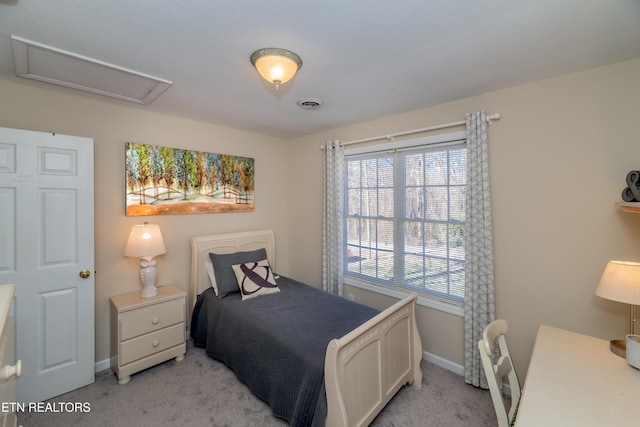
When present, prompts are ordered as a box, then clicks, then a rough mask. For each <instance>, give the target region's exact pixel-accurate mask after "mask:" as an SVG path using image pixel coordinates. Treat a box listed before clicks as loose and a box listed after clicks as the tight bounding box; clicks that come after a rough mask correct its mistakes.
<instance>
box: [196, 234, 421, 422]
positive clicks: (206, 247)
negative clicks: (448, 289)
mask: <svg viewBox="0 0 640 427" xmlns="http://www.w3.org/2000/svg"><path fill="white" fill-rule="evenodd" d="M263 249H264V253H265V254H266V257H267V259H268V263H269V265H271V266H275V265H276V263H275V256H276V254H275V241H274V235H273V232H272V231H271V230H257V231H250V232H242V233H230V234H218V235H207V236H194V237H192V238H191V251H192V261H191V280H190V292H189V307H190V318H191V319H192V324H191V336H192V338H193V339H194V343H195V344H196V345H197V346H200V347H204V348H205V349H206V352H207V354H208V355H209V356H211V357H214V358H216V359H218V360H221V361H222V362H224V363H225V364H226V365H227V366H229V367H230V368H231V369H232V370H233V371H234V372H235V374H236V376H237V377H238V379H239V380H240V381H242V382H244V383H245V384H246V385H247V386H248V387H249V389H250V390H251V391H252V392H253V393H254V394H255V395H257V396H258V397H260V398H261V399H263V400H264V401H266V402H267V403H268V404H269V405H270V406H271V410H272V412H273V413H274V415H276V416H278V417H281V418H284V419H285V420H287V421H288V422H289V423H290V425H292V426H325V425H326V426H330V427H347V426H363V425H368V424H369V423H370V422H371V421H372V420H373V419H374V418H375V417H376V415H377V414H378V413H379V412H380V411H381V410H382V408H384V406H385V405H386V404H387V403H388V402H389V401H390V400H391V398H392V397H393V396H394V395H395V394H396V393H397V391H398V390H399V389H400V388H401V387H403V386H404V385H406V384H412V385H413V386H414V387H417V388H420V387H421V385H422V371H421V369H420V361H421V358H422V345H421V342H420V336H419V334H418V330H417V327H416V321H415V303H416V299H417V296H416V295H415V294H411V295H409V296H407V297H406V298H404V299H402V300H400V301H398V302H397V303H396V304H394V305H392V306H391V307H389V308H387V309H385V310H384V311H382V312H378V311H376V310H374V309H371V308H369V307H366V306H363V305H361V304H356V303H353V302H351V301H348V300H346V299H344V298H340V297H337V296H334V295H330V294H328V293H326V292H323V291H321V290H319V289H317V288H313V287H311V286H307V285H304V284H302V283H299V282H297V281H295V280H292V279H289V278H286V277H282V276H277V275H276V276H275V277H276V279H275V283H276V284H277V291H276V290H275V289H273V291H274V293H272V294H268V295H263V296H259V297H257V298H251V299H248V298H247V299H246V300H244V299H243V298H244V296H245V294H244V292H243V293H242V295H241V293H240V292H235V293H229V294H228V295H226V296H224V298H218V297H217V296H216V293H215V292H222V287H224V285H223V284H221V280H218V283H217V286H216V287H215V292H214V289H213V287H212V282H211V280H212V279H211V278H210V274H209V273H210V272H209V273H208V272H207V268H210V267H211V263H210V260H211V256H210V254H211V253H214V254H218V255H219V256H225V255H223V254H229V256H235V255H231V254H241V253H249V252H252V251H256V250H263ZM214 264H215V263H214ZM216 265H220V264H216ZM246 265H248V263H247V264H246ZM255 265H258V263H255ZM238 271H239V270H238ZM217 273H218V271H216V276H217ZM239 278H240V276H238V279H239ZM214 281H215V280H214ZM237 283H238V282H236V283H235V286H236V287H237ZM321 304H325V305H324V306H322V305H321ZM319 307H322V308H319Z"/></svg>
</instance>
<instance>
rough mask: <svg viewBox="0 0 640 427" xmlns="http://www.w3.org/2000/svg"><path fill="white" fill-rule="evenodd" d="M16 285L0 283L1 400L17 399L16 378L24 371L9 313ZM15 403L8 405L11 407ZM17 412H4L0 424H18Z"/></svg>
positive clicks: (5, 426) (12, 321)
mask: <svg viewBox="0 0 640 427" xmlns="http://www.w3.org/2000/svg"><path fill="white" fill-rule="evenodd" d="M14 292H15V285H0V331H2V335H0V358H2V359H0V402H11V403H13V402H15V401H16V378H17V377H19V376H20V374H21V372H22V362H21V361H19V360H18V361H17V362H16V327H15V322H14V320H13V317H12V316H10V315H9V309H10V308H11V302H12V300H13V294H14ZM12 406H13V405H7V409H11V407H12ZM17 421H18V419H17V415H16V413H15V412H11V411H9V412H4V411H3V412H2V413H1V418H0V426H3V427H7V426H14V427H15V426H16V424H17Z"/></svg>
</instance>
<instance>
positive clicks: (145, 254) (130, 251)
mask: <svg viewBox="0 0 640 427" xmlns="http://www.w3.org/2000/svg"><path fill="white" fill-rule="evenodd" d="M166 252H167V250H166V249H165V247H164V240H162V232H161V231H160V227H159V226H158V225H155V224H149V223H147V222H145V223H144V224H139V225H134V226H133V227H131V233H129V240H127V246H126V248H125V249H124V256H127V257H140V281H141V282H142V292H141V293H140V296H141V297H142V298H149V297H153V296H156V295H158V288H156V276H157V274H156V273H157V272H156V260H155V259H154V257H155V256H156V255H161V254H164V253H166Z"/></svg>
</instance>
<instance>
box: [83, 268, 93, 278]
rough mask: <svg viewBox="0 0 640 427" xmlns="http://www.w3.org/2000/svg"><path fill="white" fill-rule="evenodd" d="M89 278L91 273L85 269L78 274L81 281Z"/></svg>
mask: <svg viewBox="0 0 640 427" xmlns="http://www.w3.org/2000/svg"><path fill="white" fill-rule="evenodd" d="M89 276H91V272H90V271H89V270H86V269H85V270H82V271H81V272H80V277H82V278H83V279H86V278H87V277H89Z"/></svg>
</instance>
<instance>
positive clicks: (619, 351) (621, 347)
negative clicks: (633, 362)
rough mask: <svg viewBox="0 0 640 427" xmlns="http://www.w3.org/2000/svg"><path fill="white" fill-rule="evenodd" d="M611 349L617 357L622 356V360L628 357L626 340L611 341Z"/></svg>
mask: <svg viewBox="0 0 640 427" xmlns="http://www.w3.org/2000/svg"><path fill="white" fill-rule="evenodd" d="M609 349H610V350H611V352H612V353H613V354H615V355H616V356H620V357H622V358H626V357H627V342H626V341H625V340H611V341H609Z"/></svg>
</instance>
